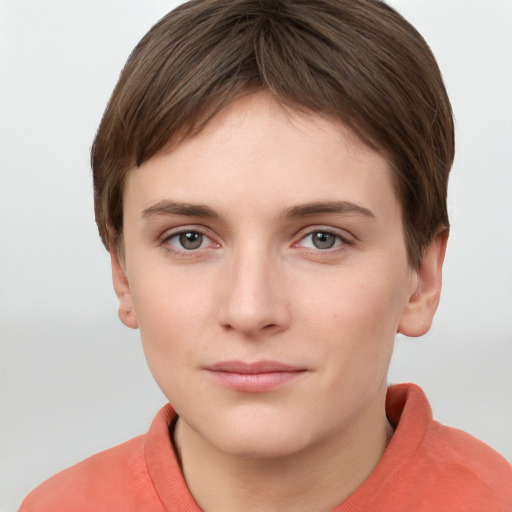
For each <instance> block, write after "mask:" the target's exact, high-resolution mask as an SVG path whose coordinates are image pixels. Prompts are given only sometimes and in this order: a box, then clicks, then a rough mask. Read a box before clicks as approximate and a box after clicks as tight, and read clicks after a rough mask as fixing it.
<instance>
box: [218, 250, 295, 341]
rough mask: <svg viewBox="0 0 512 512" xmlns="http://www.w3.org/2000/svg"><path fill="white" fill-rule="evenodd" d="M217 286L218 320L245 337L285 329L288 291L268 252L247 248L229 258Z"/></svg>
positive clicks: (279, 268) (277, 267)
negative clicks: (218, 299)
mask: <svg viewBox="0 0 512 512" xmlns="http://www.w3.org/2000/svg"><path fill="white" fill-rule="evenodd" d="M223 270H224V271H223V273H222V277H221V283H220V286H219V290H221V293H220V303H219V321H220V323H221V325H222V327H223V328H225V329H228V330H233V331H236V332H238V333H239V334H241V335H243V336H244V337H248V338H253V339H255V338H258V337H261V336H265V335H270V334H276V333H279V332H282V331H284V330H286V329H287V328H288V326H289V323H290V308H289V302H290V301H289V299H290V297H289V296H288V293H289V290H287V287H286V285H285V281H286V279H285V276H284V275H283V271H282V265H281V264H280V262H279V261H278V258H277V257H272V255H271V254H269V251H262V250H256V249H255V248H252V249H251V248H249V247H248V248H246V250H240V251H238V252H237V253H236V254H233V255H232V257H230V258H228V262H226V267H224V269H223Z"/></svg>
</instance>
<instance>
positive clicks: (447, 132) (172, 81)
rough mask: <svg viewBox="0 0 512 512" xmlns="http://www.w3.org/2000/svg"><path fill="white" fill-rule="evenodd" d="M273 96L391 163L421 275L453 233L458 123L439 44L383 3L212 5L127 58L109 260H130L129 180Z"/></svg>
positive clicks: (167, 24)
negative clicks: (326, 121)
mask: <svg viewBox="0 0 512 512" xmlns="http://www.w3.org/2000/svg"><path fill="white" fill-rule="evenodd" d="M262 90H264V91H268V92H269V93H270V94H271V95H272V96H273V97H275V98H276V100H277V101H278V102H280V103H281V104H283V105H287V106H289V107H291V108H292V109H294V110H297V111H300V112H311V113H318V114H322V115H325V116H328V117H330V118H332V119H337V120H339V121H340V122H342V123H343V124H344V125H346V126H347V127H349V128H350V129H351V130H352V131H353V132H354V133H355V134H356V135H357V136H358V137H359V138H360V139H361V140H362V141H363V142H365V143H366V144H368V145H369V146H370V147H371V148H373V149H375V150H376V151H378V152H379V153H380V154H381V155H382V156H384V157H385V158H386V159H387V161H388V162H389V165H390V167H391V169H392V179H393V183H394V187H395V190H396V194H397V197H398V199H399V201H400V204H401V207H402V213H403V229H404V237H405V243H406V247H407V253H408V258H409V262H410V264H411V266H412V267H414V268H418V267H419V264H420V262H421V260H422V255H423V252H424V251H425V249H426V248H427V247H428V246H429V244H430V243H431V242H432V241H433V240H434V238H435V236H436V235H437V234H438V233H439V231H440V230H442V229H447V228H448V226H449V222H448V215H447V207H446V192H447V183H448V174H449V170H450V168H451V165H452V162H453V156H454V135H453V119H452V113H451V107H450V103H449V100H448V97H447V94H446V91H445V88H444V85H443V81H442V78H441V74H440V71H439V69H438V66H437V64H436V61H435V58H434V56H433V55H432V53H431V51H430V49H429V47H428V45H427V44H426V42H425V41H424V39H423V38H422V37H421V35H420V34H419V33H418V32H417V31H416V30H415V29H414V28H413V27H412V26H411V25H410V24H409V23H408V22H407V21H405V20H404V19H403V18H402V17H401V16H400V15H399V14H398V13H396V12H395V11H394V10H393V9H391V8H390V7H389V6H387V5H386V4H385V3H383V2H381V1H378V0H360V1H353V0H315V1H314V2H300V1H290V0H245V1H239V0H237V1H221V0H217V1H215V0H201V1H191V2H188V3H186V4H184V5H182V6H180V7H178V8H177V9H176V10H175V11H173V12H171V13H169V14H168V15H167V16H165V17H164V18H163V19H162V20H160V22H158V23H157V24H156V25H155V26H154V27H153V28H152V29H151V30H150V31H149V32H148V34H147V35H146V36H145V37H144V38H143V39H142V40H141V41H140V43H139V44H138V45H137V47H136V48H135V49H134V51H133V52H132V54H131V56H130V58H129V59H128V62H127V64H126V66H125V68H124V70H123V72H122V74H121V77H120V79H119V82H118V84H117V86H116V88H115V90H114V92H113V94H112V97H111V99H110V102H109V104H108V107H107V109H106V111H105V114H104V117H103V119H102V122H101V125H100V128H99V130H98V133H97V136H96V139H95V142H94V145H93V149H92V167H93V172H94V190H95V213H96V222H97V224H98V228H99V232H100V235H101V238H102V240H103V242H104V244H105V245H106V246H107V248H109V249H110V248H112V247H115V249H116V251H118V254H119V255H120V256H121V258H122V248H123V243H122V240H123V190H124V182H125V176H126V173H127V172H128V170H129V169H131V168H133V167H134V166H135V167H139V166H140V165H141V164H143V163H144V162H145V161H147V160H148V159H150V158H151V157H152V156H154V155H156V154H157V153H158V152H159V151H161V150H162V149H163V148H165V147H166V146H167V145H168V144H169V143H170V142H171V141H172V142H174V143H175V142H178V141H180V140H184V139H186V138H187V137H190V136H192V135H194V134H195V133H198V132H199V131H201V129H202V128H203V127H204V126H205V125H206V124H207V123H208V122H209V120H211V119H212V118H213V117H214V116H215V115H216V114H217V113H218V112H220V111H221V110H222V109H223V108H224V107H226V106H227V105H228V104H230V103H232V102H233V101H234V100H236V99H238V98H240V97H241V96H244V95H248V94H252V93H254V92H257V91H262Z"/></svg>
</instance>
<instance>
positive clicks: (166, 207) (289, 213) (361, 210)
mask: <svg viewBox="0 0 512 512" xmlns="http://www.w3.org/2000/svg"><path fill="white" fill-rule="evenodd" d="M354 213H355V214H357V215H362V216H363V217H368V218H371V219H373V218H375V215H374V214H373V212H371V211H370V210H368V208H365V207H364V206H360V205H358V204H356V203H353V202H351V201H319V202H314V203H306V204H300V205H296V206H291V207H289V208H285V209H284V210H282V211H281V213H280V215H279V217H281V218H299V217H310V216H313V215H325V214H354ZM158 215H184V216H186V217H202V218H209V219H218V218H219V215H218V213H217V212H215V210H213V209H211V208H210V207H209V206H206V205H204V204H194V203H181V202H175V201H168V200H163V201H160V202H158V203H156V204H155V205H153V206H150V207H149V208H146V209H145V210H144V211H143V212H142V217H144V218H147V217H153V216H158Z"/></svg>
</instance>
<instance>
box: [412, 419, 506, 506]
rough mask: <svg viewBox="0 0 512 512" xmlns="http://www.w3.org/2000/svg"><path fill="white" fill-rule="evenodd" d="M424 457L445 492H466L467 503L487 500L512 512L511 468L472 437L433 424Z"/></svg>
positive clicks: (423, 450)
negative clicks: (433, 469)
mask: <svg viewBox="0 0 512 512" xmlns="http://www.w3.org/2000/svg"><path fill="white" fill-rule="evenodd" d="M421 453H422V456H423V457H424V458H425V461H426V463H427V462H428V464H429V465H430V466H431V467H435V468H436V470H435V475H436V479H438V480H439V481H441V482H442V483H443V486H444V487H445V488H448V489H449V488H450V487H453V488H458V489H463V490H464V495H465V497H466V499H469V500H471V499H473V500H476V499H478V498H480V499H488V500H491V501H489V503H491V502H496V503H497V504H498V503H503V506H504V507H505V506H506V507H508V508H507V510H511V509H512V466H511V465H510V464H509V463H508V461H507V460H506V459H505V458H504V457H502V456H501V455H500V454H498V453H497V452H495V451H494V450H493V449H492V448H490V447H489V446H487V445H486V444H484V443H482V442H481V441H479V440H478V439H476V438H474V437H473V436H471V435H470V434H468V433H466V432H463V431H461V430H458V429H455V428H451V427H447V426H444V425H441V424H440V423H438V422H436V421H433V422H432V424H431V425H430V428H429V430H428V433H427V435H426V436H425V442H424V444H423V446H422V448H421ZM503 510H505V508H503Z"/></svg>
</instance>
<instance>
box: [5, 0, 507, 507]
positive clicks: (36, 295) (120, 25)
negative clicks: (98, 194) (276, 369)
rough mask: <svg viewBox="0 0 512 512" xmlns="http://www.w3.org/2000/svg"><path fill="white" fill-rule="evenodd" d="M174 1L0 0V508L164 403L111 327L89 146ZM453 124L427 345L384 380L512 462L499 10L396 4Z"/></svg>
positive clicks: (131, 336) (471, 0)
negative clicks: (128, 67)
mask: <svg viewBox="0 0 512 512" xmlns="http://www.w3.org/2000/svg"><path fill="white" fill-rule="evenodd" d="M177 3H178V2H176V1H175V2H173V1H163V0H144V1H143V0H137V1H135V0H134V1H127V0H110V1H104V0H81V1H79V0H77V1H72V2H71V1H69V0H45V1H44V2H43V1H41V0H0V248H1V249H0V341H1V367H0V371H1V373H0V379H1V380H0V386H1V387H0V393H1V394H0V400H1V417H0V421H1V424H0V425H1V444H0V449H1V452H0V481H1V487H0V510H2V511H13V510H15V509H16V507H17V506H18V505H19V503H20V501H21V499H22V497H23V496H24V495H25V494H26V493H27V492H28V491H29V490H30V489H32V488H33V487H34V486H36V485H37V484H38V483H40V482H41V481H42V480H44V479H46V478H47V477H49V476H50V475H52V474H53V473H55V472H56V471H58V470H60V469H63V468H65V467H67V466H69V465H71V464H73V463H75V462H78V461H79V460H81V459H83V458H85V457H87V456H88V455H91V454H93V453H95V452H98V451H100V450H102V449H105V448H107V447H109V446H112V445H114V444H117V443H119V442H122V441H125V440H127V439H129V438H130V437H133V436H135V435H137V434H140V433H143V432H145V431H146V429H147V428H148V426H149V423H150V421H151V419H152V417H153V416H154V414H155V413H156V411H157V410H158V409H159V408H160V407H161V406H162V405H163V404H164V403H165V398H164V397H163V395H162V394H161V393H160V391H159V390H158V388H157V386H156V384H154V383H153V381H152V378H151V375H150V374H149V371H148V370H147V369H146V366H145V361H144V358H143V353H142V349H141V347H140V343H139V340H138V333H137V332H135V331H130V330H129V329H127V328H125V327H124V326H122V325H121V324H120V322H119V321H118V319H117V304H116V300H115V296H114V293H113V290H112V287H111V278H110V269H109V259H108V255H107V253H106V251H105V250H104V249H103V247H102V246H101V244H100V241H99V238H98V236H97V234H96V228H95V224H94V220H93V205H92V190H91V177H90V170H89V160H88V159H89V148H90V144H91V142H92V139H93V136H94V133H95V130H96V128H97V125H98V123H99V120H100V118H101V114H102V112H103V109H104V107H105V105H106V102H107V100H108V98H109V96H110V93H111V91H112V88H113V86H114V84H115V82H116V79H117V77H118V74H119V72H120V70H121V67H122V66H123V64H124V62H125V60H126V58H127V56H128V54H129V52H130V51H131V49H132V48H133V47H134V46H135V44H136V43H137V42H138V40H139V39H140V38H141V37H142V36H143V35H144V33H145V32H146V31H147V30H148V29H149V28H150V26H151V25H152V24H153V23H154V22H156V21H157V20H158V19H159V18H160V17H161V16H162V15H164V14H165V13H166V12H167V11H169V10H170V9H171V8H173V7H174V6H175V5H177ZM391 3H392V5H394V6H396V7H397V8H398V9H399V10H400V11H401V12H402V13H403V14H404V15H405V16H406V17H407V18H408V19H409V20H410V21H412V23H413V24H414V25H415V26H416V27H417V28H418V29H419V30H420V32H422V34H423V35H424V36H425V38H426V39H427V41H428V42H429V44H430V45H431V47H432V48H433V50H434V53H435V54H436V56H437V58H438V61H439V64H440V66H441V69H442V71H443V74H444V77H445V80H446V84H447V88H448V91H449V93H450V95H451V99H452V103H453V108H454V111H455V116H456V122H457V143H458V148H457V158H456V162H455V166H454V169H453V173H452V178H451V183H450V201H449V209H450V214H451V220H452V233H451V237H450V242H449V248H448V254H447V260H446V264H445V279H444V291H443V296H442V300H441V307H440V311H439V313H438V315H437V318H436V321H435V324H434V327H433V329H432V331H431V332H430V333H429V334H428V335H427V336H425V337H423V338H421V339H407V338H399V339H398V340H397V348H396V352H395V359H394V362H393V364H392V368H391V373H390V381H391V382H404V381H413V382H416V383H418V384H420V385H421V386H422V387H423V388H424V389H425V391H426V392H427V395H428V396H429V398H430V401H431V404H432V407H433V409H434V414H435V416H436V418H437V419H439V420H441V421H442V422H444V423H446V424H449V425H452V426H456V427H459V428H462V429H464V430H467V431H468V432H470V433H472V434H473V435H475V436H476V437H479V438H480V439H482V440H484V441H485V442H487V443H488V444H490V445H491V446H493V447H494V448H496V449H497V450H498V451H500V452H501V453H503V454H504V455H505V456H506V457H507V458H508V459H509V460H512V434H511V432H512V371H511V370H512V143H511V136H512V94H511V91H512V32H511V29H510V27H512V1H511V0H489V1H486V2H482V1H481V0H459V1H457V0H395V1H393V2H391Z"/></svg>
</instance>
